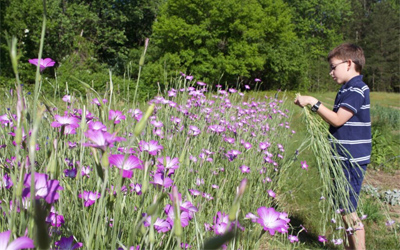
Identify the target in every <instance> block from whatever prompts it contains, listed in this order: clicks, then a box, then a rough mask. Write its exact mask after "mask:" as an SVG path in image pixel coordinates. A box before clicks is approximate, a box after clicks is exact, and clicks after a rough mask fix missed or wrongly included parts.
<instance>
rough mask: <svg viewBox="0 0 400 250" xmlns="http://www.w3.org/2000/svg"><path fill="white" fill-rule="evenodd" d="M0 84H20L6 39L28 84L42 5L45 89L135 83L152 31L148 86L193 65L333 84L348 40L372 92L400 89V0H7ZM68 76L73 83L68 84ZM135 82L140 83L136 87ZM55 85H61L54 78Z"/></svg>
mask: <svg viewBox="0 0 400 250" xmlns="http://www.w3.org/2000/svg"><path fill="white" fill-rule="evenodd" d="M0 3H1V6H0V7H1V8H0V13H1V20H0V21H1V44H0V46H1V52H0V59H1V65H0V69H1V77H0V86H2V87H9V86H13V85H14V80H13V72H12V67H11V65H10V60H9V52H8V46H7V40H8V38H10V37H11V36H16V37H17V38H18V41H19V44H18V45H19V55H20V64H19V67H20V69H19V70H20V74H21V79H22V81H23V82H24V83H25V84H26V85H27V86H28V87H29V85H30V84H31V83H33V82H34V75H35V74H34V72H35V70H36V69H35V67H34V66H32V65H30V64H29V63H28V59H30V58H36V57H37V54H38V48H39V40H40V33H41V27H42V20H43V13H44V9H45V10H46V17H47V27H46V37H45V45H44V52H43V57H50V58H52V59H54V60H55V61H56V62H57V64H56V67H54V68H51V69H46V71H45V72H44V74H45V75H46V76H47V82H48V83H49V84H47V85H46V84H44V85H43V88H44V89H45V90H46V88H52V89H53V87H54V86H56V87H57V88H58V89H60V90H62V89H64V88H66V87H67V86H68V88H69V89H70V90H72V89H77V90H82V89H81V87H80V84H79V83H78V81H77V80H76V78H77V79H80V80H83V81H85V82H88V83H90V84H92V85H93V86H94V87H95V88H96V89H101V88H104V87H105V86H106V85H107V83H108V82H109V81H110V76H109V71H111V72H112V79H113V83H114V84H117V86H118V87H121V88H123V89H128V88H133V86H134V85H135V84H136V82H135V81H131V80H132V79H136V78H137V74H138V71H139V70H138V68H139V66H138V62H139V58H140V56H141V54H142V52H143V49H144V42H145V38H147V37H149V38H150V44H149V47H148V50H147V54H146V63H145V65H144V67H143V69H142V72H141V77H140V88H139V91H140V95H141V96H142V98H143V97H145V96H146V95H152V94H154V92H156V91H157V89H158V88H159V87H161V88H162V87H163V86H164V85H165V84H167V83H168V82H169V80H170V78H171V77H175V76H177V75H179V72H180V71H181V72H184V73H186V74H188V75H193V76H194V77H195V79H196V80H197V81H203V82H206V83H209V84H217V83H221V84H231V85H236V84H237V83H244V84H254V79H255V78H260V79H262V81H263V82H262V84H261V88H262V89H278V88H280V89H295V90H315V91H323V90H334V89H336V88H337V86H335V84H334V83H333V81H332V80H330V77H329V75H328V71H329V67H328V63H327V62H326V55H327V53H328V52H329V50H330V49H332V48H333V47H334V46H336V45H338V44H340V43H342V42H345V41H346V42H352V43H356V44H358V45H360V46H362V47H363V49H364V51H365V54H366V60H367V65H366V68H365V70H364V72H363V74H364V80H365V81H366V82H367V83H368V85H369V87H370V88H371V89H372V90H373V91H395V92H399V91H400V48H399V41H400V38H399V33H400V3H399V1H398V0H383V1H377V0H351V1H350V0H337V1H331V0H173V1H172V0H47V1H46V4H45V8H44V4H43V1H42V0H0ZM66 83H67V84H66ZM129 85H131V86H129ZM51 86H52V87H51Z"/></svg>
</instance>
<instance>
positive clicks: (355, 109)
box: [294, 43, 371, 249]
mask: <svg viewBox="0 0 400 250" xmlns="http://www.w3.org/2000/svg"><path fill="white" fill-rule="evenodd" d="M328 61H329V64H330V73H329V75H330V76H331V77H332V78H333V80H334V81H335V82H337V83H338V84H341V85H342V86H341V88H340V90H339V92H338V93H337V95H336V99H335V104H334V107H333V110H329V109H328V108H326V107H325V106H324V105H323V104H322V103H321V102H320V101H318V100H317V99H316V98H314V97H312V96H299V97H297V98H296V99H295V101H294V102H295V104H297V105H299V106H300V107H304V106H307V105H311V107H312V108H311V110H312V111H314V112H317V113H318V114H319V115H320V116H321V117H322V118H323V119H324V120H325V121H326V122H328V123H329V124H330V128H329V132H330V133H331V134H332V135H333V136H334V137H335V138H336V139H337V140H338V141H339V143H340V144H341V145H342V146H343V147H345V148H346V150H347V151H348V152H349V153H350V155H351V157H349V156H348V155H347V154H346V153H345V152H338V153H339V154H340V156H341V157H340V160H341V162H342V165H343V170H344V173H345V175H346V178H348V181H349V183H350V185H351V186H352V188H353V189H354V193H353V192H350V194H349V196H350V197H349V202H350V203H351V205H352V209H346V210H345V213H347V215H342V218H343V221H344V223H345V225H346V228H348V227H350V226H352V227H353V228H354V229H356V231H355V232H354V234H351V235H348V240H349V246H346V249H365V231H364V226H363V224H362V223H361V221H360V219H359V218H358V215H357V213H356V212H355V210H356V208H357V202H358V195H359V193H360V190H361V184H362V181H363V178H364V172H365V170H366V168H367V164H368V163H370V156H371V118H370V99H369V88H368V86H367V85H366V84H365V83H364V82H363V81H362V75H361V70H362V68H363V66H364V64H365V58H364V52H363V50H362V49H361V48H360V47H358V46H357V45H354V44H348V43H345V44H341V45H339V46H338V47H336V48H334V49H333V50H332V51H331V52H329V54H328ZM359 167H361V168H362V169H363V170H364V171H362V172H361V171H359ZM360 172H361V173H360Z"/></svg>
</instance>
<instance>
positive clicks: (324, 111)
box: [294, 96, 353, 127]
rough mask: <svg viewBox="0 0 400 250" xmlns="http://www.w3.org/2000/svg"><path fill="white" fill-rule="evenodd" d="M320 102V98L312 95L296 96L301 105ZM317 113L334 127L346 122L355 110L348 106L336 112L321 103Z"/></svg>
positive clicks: (297, 103)
mask: <svg viewBox="0 0 400 250" xmlns="http://www.w3.org/2000/svg"><path fill="white" fill-rule="evenodd" d="M317 102H318V100H317V99H316V98H314V97H312V96H299V97H296V99H295V100H294V103H295V104H296V105H299V106H300V107H305V106H307V105H311V106H312V105H314V104H316V103H317ZM317 113H318V114H319V115H320V116H321V117H322V118H323V119H324V120H325V121H326V122H328V123H329V124H330V125H332V126H334V127H340V126H342V125H343V124H345V123H346V122H347V121H348V120H349V119H350V118H351V117H352V116H353V112H352V111H350V110H349V109H347V108H343V107H340V108H339V110H338V111H337V112H334V111H332V110H330V109H328V108H327V107H325V106H324V105H323V104H321V105H320V106H319V108H318V111H317Z"/></svg>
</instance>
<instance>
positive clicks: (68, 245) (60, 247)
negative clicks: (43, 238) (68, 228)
mask: <svg viewBox="0 0 400 250" xmlns="http://www.w3.org/2000/svg"><path fill="white" fill-rule="evenodd" d="M54 245H55V246H56V248H55V249H57V250H74V249H77V248H81V247H82V246H83V244H82V243H81V242H78V243H75V244H74V237H73V236H72V235H71V236H70V237H68V238H66V237H61V239H60V240H59V241H56V242H55V243H54Z"/></svg>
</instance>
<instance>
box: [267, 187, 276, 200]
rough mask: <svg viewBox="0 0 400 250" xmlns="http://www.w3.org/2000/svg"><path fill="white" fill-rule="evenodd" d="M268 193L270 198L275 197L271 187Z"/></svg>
mask: <svg viewBox="0 0 400 250" xmlns="http://www.w3.org/2000/svg"><path fill="white" fill-rule="evenodd" d="M268 195H269V196H271V197H272V198H275V196H276V194H275V192H274V191H272V189H270V190H268Z"/></svg>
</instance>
